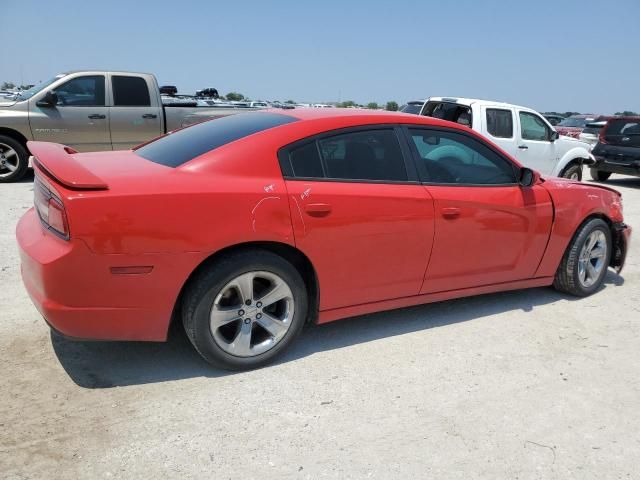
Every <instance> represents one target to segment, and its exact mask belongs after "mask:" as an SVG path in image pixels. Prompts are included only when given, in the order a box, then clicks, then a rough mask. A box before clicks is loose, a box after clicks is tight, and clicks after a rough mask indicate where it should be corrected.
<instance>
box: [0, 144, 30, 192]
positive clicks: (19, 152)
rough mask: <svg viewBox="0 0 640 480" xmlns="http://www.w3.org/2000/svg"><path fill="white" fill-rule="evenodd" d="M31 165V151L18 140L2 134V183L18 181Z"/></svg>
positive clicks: (0, 145)
mask: <svg viewBox="0 0 640 480" xmlns="http://www.w3.org/2000/svg"><path fill="white" fill-rule="evenodd" d="M28 167H29V152H27V149H26V148H25V147H24V146H23V145H22V144H21V143H20V142H18V141H17V140H15V139H13V138H11V137H7V136H6V135H0V183H10V182H16V181H18V180H20V179H21V178H22V177H24V174H25V173H26V172H27V168H28Z"/></svg>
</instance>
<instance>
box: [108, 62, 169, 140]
mask: <svg viewBox="0 0 640 480" xmlns="http://www.w3.org/2000/svg"><path fill="white" fill-rule="evenodd" d="M110 81H111V93H112V97H113V98H112V107H111V122H110V125H111V142H112V143H113V149H114V150H126V149H129V148H132V147H135V146H136V145H140V144H141V143H144V142H146V141H148V140H151V139H152V138H155V137H157V136H159V135H162V133H163V132H162V118H161V115H162V105H158V98H157V97H158V96H157V95H151V94H150V92H151V88H152V87H153V88H155V84H152V83H151V82H150V80H148V79H146V78H144V77H139V76H132V75H117V74H111V75H110Z"/></svg>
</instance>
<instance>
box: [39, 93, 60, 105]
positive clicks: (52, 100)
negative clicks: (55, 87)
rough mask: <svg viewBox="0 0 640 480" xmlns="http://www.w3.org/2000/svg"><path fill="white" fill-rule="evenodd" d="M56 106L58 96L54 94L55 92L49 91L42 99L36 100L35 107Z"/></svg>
mask: <svg viewBox="0 0 640 480" xmlns="http://www.w3.org/2000/svg"><path fill="white" fill-rule="evenodd" d="M57 104H58V95H57V94H56V92H54V91H51V90H49V91H48V92H47V93H45V94H44V97H42V99H40V100H38V103H36V105H37V106H39V107H49V108H51V107H55V106H56V105H57Z"/></svg>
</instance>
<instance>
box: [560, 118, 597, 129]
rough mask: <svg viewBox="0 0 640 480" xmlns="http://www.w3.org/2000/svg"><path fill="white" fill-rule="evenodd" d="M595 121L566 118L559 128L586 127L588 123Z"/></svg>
mask: <svg viewBox="0 0 640 480" xmlns="http://www.w3.org/2000/svg"><path fill="white" fill-rule="evenodd" d="M591 121H593V120H587V119H586V118H565V119H564V120H562V121H561V122H560V123H559V124H558V126H559V127H580V128H582V127H584V126H585V125H586V124H587V123H588V122H591Z"/></svg>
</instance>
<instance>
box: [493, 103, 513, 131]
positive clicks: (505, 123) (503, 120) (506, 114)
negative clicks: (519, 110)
mask: <svg viewBox="0 0 640 480" xmlns="http://www.w3.org/2000/svg"><path fill="white" fill-rule="evenodd" d="M487 131H488V132H489V133H490V134H491V135H492V136H494V137H496V138H512V137H513V114H512V113H511V110H503V109H498V108H487Z"/></svg>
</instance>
